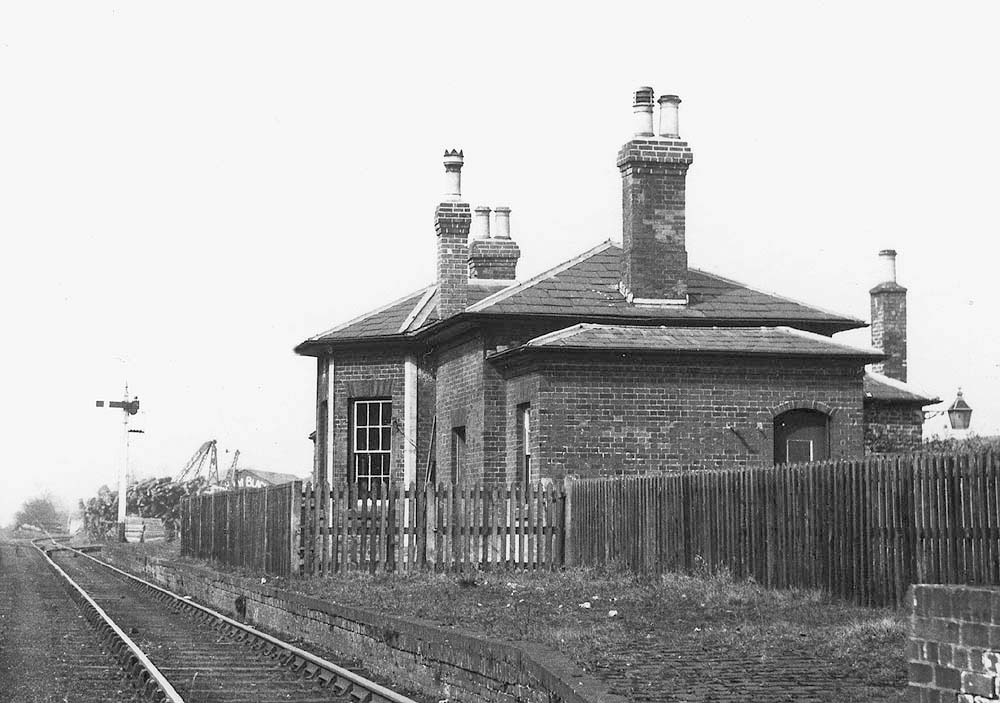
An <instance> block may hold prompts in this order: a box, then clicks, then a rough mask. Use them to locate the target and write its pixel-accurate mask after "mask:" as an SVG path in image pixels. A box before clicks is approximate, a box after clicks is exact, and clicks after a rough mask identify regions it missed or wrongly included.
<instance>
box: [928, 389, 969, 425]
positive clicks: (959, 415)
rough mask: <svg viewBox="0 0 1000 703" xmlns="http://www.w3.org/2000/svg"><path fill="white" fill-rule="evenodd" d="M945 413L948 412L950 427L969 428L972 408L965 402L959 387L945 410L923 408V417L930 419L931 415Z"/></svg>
mask: <svg viewBox="0 0 1000 703" xmlns="http://www.w3.org/2000/svg"><path fill="white" fill-rule="evenodd" d="M945 413H947V414H948V424H949V425H950V426H951V429H953V430H967V429H969V424H970V423H971V422H972V408H971V407H969V404H968V403H966V402H965V398H964V397H963V396H962V389H961V388H959V389H958V395H957V396H955V400H954V401H953V402H952V404H951V405H949V406H948V409H947V410H925V411H924V419H925V420H930V419H931V418H932V417H937V416H938V415H944V414H945Z"/></svg>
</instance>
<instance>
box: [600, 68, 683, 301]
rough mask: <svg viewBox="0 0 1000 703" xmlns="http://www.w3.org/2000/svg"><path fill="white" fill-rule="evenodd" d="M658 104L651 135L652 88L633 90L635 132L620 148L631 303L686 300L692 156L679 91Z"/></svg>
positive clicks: (625, 282) (624, 275)
mask: <svg viewBox="0 0 1000 703" xmlns="http://www.w3.org/2000/svg"><path fill="white" fill-rule="evenodd" d="M658 102H659V104H660V136H658V137H657V136H654V135H653V89H652V88H649V87H643V88H639V89H638V90H637V91H636V92H635V100H634V102H633V109H634V110H635V114H636V116H637V123H636V127H637V128H636V134H635V137H633V138H632V140H631V141H629V142H627V143H626V144H625V145H624V146H622V148H621V150H620V151H619V152H618V162H617V163H618V168H619V170H620V171H621V174H622V224H623V228H622V246H623V249H624V251H623V252H622V270H621V284H620V288H621V291H622V294H623V295H625V297H626V299H627V300H629V302H632V303H637V304H659V305H682V304H685V303H687V270H688V263H687V248H686V245H685V222H684V209H685V182H686V179H687V170H688V167H689V166H690V165H691V162H692V161H693V160H694V158H693V156H692V154H691V149H690V148H689V147H688V144H687V142H685V141H682V140H681V139H680V136H679V134H678V128H677V125H678V114H677V113H678V105H680V102H681V101H680V98H678V97H677V96H676V95H664V96H662V97H661V98H660V99H659V101H658Z"/></svg>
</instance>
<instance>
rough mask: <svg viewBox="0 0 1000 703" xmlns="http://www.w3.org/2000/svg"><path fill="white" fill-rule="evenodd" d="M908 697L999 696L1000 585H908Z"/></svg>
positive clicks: (975, 701)
mask: <svg viewBox="0 0 1000 703" xmlns="http://www.w3.org/2000/svg"><path fill="white" fill-rule="evenodd" d="M909 600H910V604H911V607H912V615H911V619H910V644H909V656H908V658H909V660H910V664H909V669H910V688H909V700H910V701H914V702H917V701H919V703H939V702H940V703H944V702H945V701H947V702H948V703H951V702H952V701H957V702H958V703H986V701H1000V588H995V587H994V588H986V587H973V586H937V585H926V584H920V585H916V586H914V587H913V588H912V589H911V590H910V599H909Z"/></svg>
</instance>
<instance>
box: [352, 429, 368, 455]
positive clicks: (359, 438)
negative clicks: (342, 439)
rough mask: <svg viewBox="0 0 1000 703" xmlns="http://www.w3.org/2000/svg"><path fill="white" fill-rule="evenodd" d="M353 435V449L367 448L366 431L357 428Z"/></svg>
mask: <svg viewBox="0 0 1000 703" xmlns="http://www.w3.org/2000/svg"><path fill="white" fill-rule="evenodd" d="M354 435H355V439H354V449H355V450H362V451H363V450H365V449H368V433H367V432H365V431H364V430H357V431H355V433H354Z"/></svg>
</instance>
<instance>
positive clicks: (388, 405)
mask: <svg viewBox="0 0 1000 703" xmlns="http://www.w3.org/2000/svg"><path fill="white" fill-rule="evenodd" d="M382 424H383V425H390V424H392V401H391V400H383V401H382Z"/></svg>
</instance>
